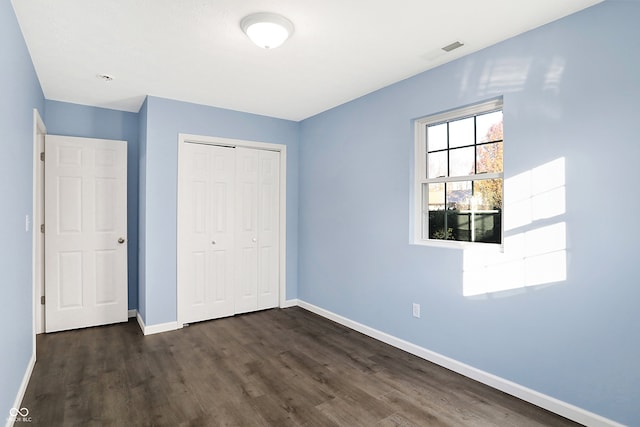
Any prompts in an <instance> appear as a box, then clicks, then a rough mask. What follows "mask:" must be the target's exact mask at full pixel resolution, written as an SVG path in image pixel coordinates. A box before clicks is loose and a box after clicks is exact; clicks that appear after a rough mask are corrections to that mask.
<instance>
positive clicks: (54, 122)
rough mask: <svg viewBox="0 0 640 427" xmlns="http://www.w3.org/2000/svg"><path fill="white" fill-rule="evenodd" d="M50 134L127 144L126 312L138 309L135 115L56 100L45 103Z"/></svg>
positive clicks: (136, 121)
mask: <svg viewBox="0 0 640 427" xmlns="http://www.w3.org/2000/svg"><path fill="white" fill-rule="evenodd" d="M44 108H45V109H44V121H45V123H46V124H47V133H48V134H50V135H67V136H79V137H84V138H99V139H117V140H123V141H127V211H128V213H127V229H128V230H127V234H128V236H129V238H128V239H127V240H128V248H127V254H128V261H129V309H136V308H138V164H139V161H138V148H139V147H138V114H136V113H128V112H125V111H116V110H109V109H105V108H97V107H89V106H86V105H78V104H70V103H67V102H59V101H50V100H46V101H45V106H44Z"/></svg>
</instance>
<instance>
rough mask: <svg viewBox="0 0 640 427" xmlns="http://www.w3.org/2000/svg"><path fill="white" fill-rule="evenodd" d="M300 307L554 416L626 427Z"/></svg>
mask: <svg viewBox="0 0 640 427" xmlns="http://www.w3.org/2000/svg"><path fill="white" fill-rule="evenodd" d="M298 306H299V307H302V308H304V309H305V310H308V311H311V312H312V313H315V314H317V315H319V316H322V317H324V318H327V319H329V320H332V321H334V322H336V323H339V324H341V325H344V326H346V327H348V328H351V329H353V330H355V331H358V332H360V333H362V334H364V335H367V336H369V337H371V338H375V339H377V340H379V341H382V342H384V343H386V344H389V345H391V346H393V347H396V348H399V349H401V350H404V351H406V352H408V353H411V354H413V355H415V356H418V357H420V358H422V359H425V360H428V361H429V362H433V363H435V364H437V365H440V366H443V367H445V368H447V369H449V370H451V371H454V372H457V373H459V374H461V375H464V376H465V377H468V378H471V379H473V380H476V381H478V382H481V383H483V384H486V385H488V386H490V387H493V388H495V389H497V390H500V391H503V392H505V393H507V394H510V395H512V396H515V397H517V398H519V399H522V400H524V401H526V402H529V403H531V404H533V405H536V406H539V407H541V408H544V409H546V410H548V411H551V412H554V413H556V414H558V415H561V416H563V417H565V418H568V419H570V420H573V421H576V422H578V423H581V424H584V425H586V426H592V427H624V425H623V424H620V423H617V422H615V421H613V420H610V419H608V418H605V417H602V416H600V415H597V414H594V413H593V412H589V411H587V410H585V409H582V408H579V407H577V406H574V405H571V404H569V403H566V402H563V401H561V400H558V399H556V398H554V397H551V396H547V395H545V394H543V393H540V392H537V391H535V390H532V389H530V388H527V387H524V386H522V385H520V384H516V383H514V382H512V381H509V380H506V379H504V378H501V377H498V376H496V375H493V374H490V373H488V372H485V371H482V370H480V369H477V368H474V367H473V366H470V365H467V364H465V363H462V362H459V361H457V360H455V359H451V358H449V357H447V356H443V355H441V354H439V353H436V352H434V351H431V350H428V349H426V348H424V347H420V346H418V345H415V344H412V343H410V342H408V341H405V340H403V339H400V338H396V337H394V336H393V335H389V334H387V333H385V332H382V331H379V330H377V329H373V328H371V327H369V326H366V325H363V324H362V323H358V322H355V321H353V320H351V319H348V318H346V317H343V316H340V315H339V314H336V313H333V312H331V311H329V310H325V309H324V308H320V307H318V306H315V305H313V304H310V303H308V302H305V301H302V300H298Z"/></svg>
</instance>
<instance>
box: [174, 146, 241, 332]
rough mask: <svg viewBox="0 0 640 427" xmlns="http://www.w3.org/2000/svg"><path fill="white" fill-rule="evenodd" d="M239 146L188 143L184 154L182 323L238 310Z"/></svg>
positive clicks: (180, 268) (180, 264) (180, 251)
mask: <svg viewBox="0 0 640 427" xmlns="http://www.w3.org/2000/svg"><path fill="white" fill-rule="evenodd" d="M234 152H235V150H234V149H233V148H227V147H219V146H213V145H205V144H184V145H183V146H182V151H181V153H180V163H181V164H180V179H179V182H180V187H179V195H180V200H179V209H180V212H179V215H178V217H179V218H180V224H179V230H180V234H179V238H178V254H179V255H178V274H179V277H178V304H179V311H178V312H179V316H180V319H178V320H179V321H180V322H181V323H190V322H197V321H201V320H208V319H214V318H218V317H224V316H230V315H233V314H234V311H235V307H234V298H235V295H234V289H235V286H236V277H235V263H234V253H235V250H234V246H235V242H234V240H235V239H234V209H235V197H234V191H235V186H234V180H235V161H234V155H235V153H234Z"/></svg>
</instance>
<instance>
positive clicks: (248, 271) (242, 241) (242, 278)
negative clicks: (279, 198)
mask: <svg viewBox="0 0 640 427" xmlns="http://www.w3.org/2000/svg"><path fill="white" fill-rule="evenodd" d="M259 153H260V152H259V151H258V150H251V149H248V148H240V147H239V148H236V165H237V173H236V182H237V183H238V193H237V195H236V212H237V217H238V218H241V222H240V224H239V227H238V228H237V237H238V252H239V253H238V260H237V267H236V268H237V271H238V280H239V283H238V287H237V290H236V313H246V312H248V311H255V310H257V308H258V166H259Z"/></svg>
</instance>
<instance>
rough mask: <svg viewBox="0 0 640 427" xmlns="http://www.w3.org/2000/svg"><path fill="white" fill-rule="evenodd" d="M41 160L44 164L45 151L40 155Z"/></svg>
mask: <svg viewBox="0 0 640 427" xmlns="http://www.w3.org/2000/svg"><path fill="white" fill-rule="evenodd" d="M40 160H41V161H43V162H44V151H43V152H42V153H40Z"/></svg>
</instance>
